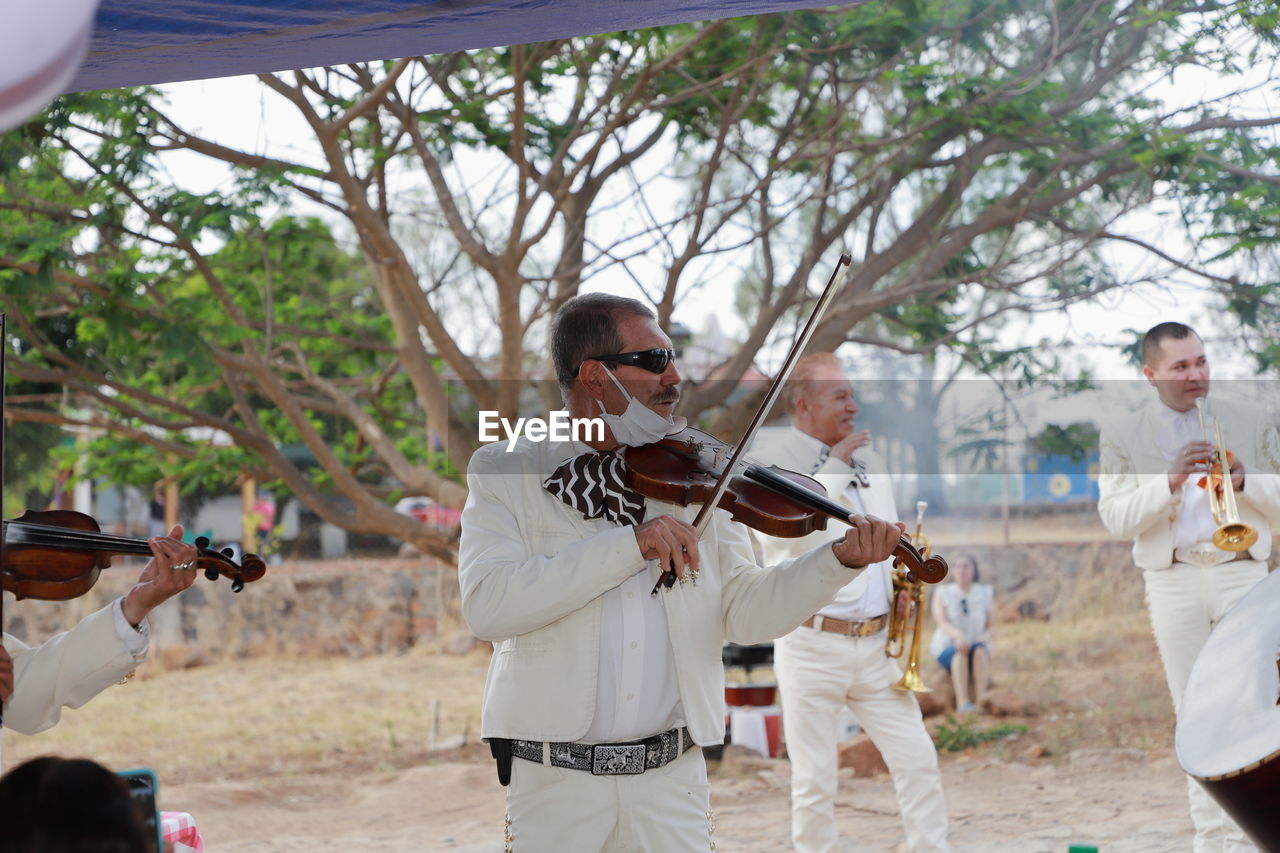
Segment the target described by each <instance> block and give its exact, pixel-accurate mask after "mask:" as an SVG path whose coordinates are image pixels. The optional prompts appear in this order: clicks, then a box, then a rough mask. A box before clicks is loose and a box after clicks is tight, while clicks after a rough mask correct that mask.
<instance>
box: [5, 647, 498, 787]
mask: <svg viewBox="0 0 1280 853" xmlns="http://www.w3.org/2000/svg"><path fill="white" fill-rule="evenodd" d="M485 648H486V649H487V647H485ZM487 664H488V654H487V651H476V652H473V653H471V654H469V655H465V656H462V657H456V656H452V655H447V654H443V653H441V652H440V651H439V649H438V647H432V646H420V647H417V648H415V649H413V650H412V651H410V652H407V653H405V654H403V655H383V656H378V657H370V658H363V659H359V660H350V659H327V660H317V659H299V658H285V657H280V658H258V659H251V660H246V661H241V662H229V663H217V664H213V665H210V666H205V667H200V668H197V669H188V670H174V671H171V672H163V673H156V674H155V675H153V676H152V677H144V678H137V679H135V680H133V681H132V682H130V683H129V684H128V685H126V686H123V687H117V688H113V689H111V690H108V691H106V692H105V693H103V694H102V695H100V696H98V697H97V698H96V699H94V700H93V702H91V703H90V704H89V705H87V706H85V707H84V708H83V709H80V710H78V711H67V712H65V713H64V715H63V719H62V722H60V723H59V724H58V725H57V726H56V727H55V728H53V729H51V730H49V731H47V732H43V733H41V734H39V735H35V736H33V737H23V736H20V735H15V734H13V733H11V732H9V731H7V730H6V731H5V733H4V758H5V763H6V764H8V765H10V766H12V765H13V764H16V763H17V762H19V761H22V760H25V759H26V758H29V757H32V756H35V755H41V754H46V753H57V754H61V755H86V756H91V757H93V758H94V759H95V760H97V761H100V762H102V763H104V764H106V765H108V766H110V767H121V768H123V767H126V766H129V767H133V766H148V767H151V768H153V769H155V770H156V771H157V773H159V775H160V776H161V778H163V779H166V780H168V781H169V782H170V783H174V784H177V783H182V782H188V781H198V780H207V779H246V778H258V779H261V778H264V777H272V776H281V775H290V774H295V773H297V774H305V773H311V772H331V771H339V772H341V771H343V770H350V771H352V772H360V771H365V770H378V769H393V768H400V767H407V766H412V765H416V764H421V763H423V762H425V761H427V760H429V759H430V757H431V754H432V748H433V747H434V746H437V745H442V744H448V743H456V742H457V741H458V740H459V737H460V736H463V735H465V736H466V737H468V738H469V739H472V740H474V739H475V737H476V735H477V732H478V730H479V709H480V695H481V691H482V689H483V686H484V672H485V667H486V666H487ZM437 703H439V712H440V722H439V730H438V735H437V732H436V730H435V713H436V707H437ZM451 736H453V737H451Z"/></svg>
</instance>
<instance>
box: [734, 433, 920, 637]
mask: <svg viewBox="0 0 1280 853" xmlns="http://www.w3.org/2000/svg"><path fill="white" fill-rule="evenodd" d="M817 446H818V440H817V439H815V438H812V437H811V436H808V435H805V434H804V433H802V432H801V431H800V430H798V429H796V428H795V427H793V426H789V427H772V428H769V429H764V430H761V431H760V435H759V436H758V437H757V438H756V440H755V442H754V443H753V444H752V446H751V448H750V450H749V451H748V453H747V456H748V457H749V458H750V459H751V461H753V462H758V463H760V464H761V465H776V466H778V467H779V468H784V469H786V470H789V471H795V472H797V473H800V474H805V475H807V476H810V477H812V478H813V479H815V480H817V481H818V482H819V483H821V484H822V487H823V488H824V489H826V491H827V497H828V498H830V499H831V500H832V501H834V502H835V503H838V504H841V505H844V506H848V504H849V501H848V500H847V499H846V498H845V496H844V495H845V490H846V489H848V487H849V484H850V483H851V482H852V481H853V478H854V470H853V468H851V467H850V466H849V465H846V464H845V463H844V462H843V461H842V460H840V459H837V458H835V457H833V456H828V457H827V459H826V461H824V462H823V463H822V464H821V465H820V466H819V467H818V469H817V471H816V472H813V473H810V472H811V471H813V468H814V466H815V465H817V464H818V456H817V455H816V454H815V449H816V448H817ZM854 457H855V458H856V459H857V460H858V461H859V462H861V463H862V464H863V465H864V466H865V467H866V470H867V479H868V480H869V481H870V485H869V486H866V487H862V486H860V487H859V488H858V498H859V499H860V500H861V501H862V509H863V513H864V514H866V515H873V516H875V517H876V518H879V519H882V520H884V521H897V520H898V509H897V507H896V506H894V502H893V486H892V484H891V482H890V478H889V473H888V471H887V469H886V467H885V464H884V460H882V459H881V458H880V455H879V454H877V453H876V452H875V451H873V450H871V449H870V448H868V447H863V448H861V449H859V450H858V452H857V453H855V454H854ZM849 509H850V511H852V510H853V507H849ZM846 530H848V525H846V524H843V523H842V522H839V521H836V520H834V519H828V520H827V528H826V530H817V531H814V532H813V533H810V534H809V535H808V536H804V537H801V538H799V539H779V538H777V537H773V536H757V541H758V542H759V543H760V549H761V552H762V553H763V554H764V559H765V560H766V561H767V562H771V561H776V560H782V559H785V558H787V557H789V556H792V555H794V554H799V553H803V552H804V551H807V550H809V549H811V548H814V547H815V546H817V545H819V544H821V543H824V542H825V543H827V544H830V543H831V542H834V541H836V540H837V539H840V538H842V537H843V536H844V534H845V531H846ZM908 532H910V531H908ZM875 568H876V570H877V571H880V572H882V573H884V583H883V584H882V586H883V588H884V590H885V600H886V601H889V602H891V601H892V598H893V584H892V582H891V580H890V578H891V572H892V568H893V559H892V558H890V559H888V560H885V561H883V562H881V563H878V564H877V565H876V567H875ZM867 578H868V575H867V574H866V573H865V572H862V573H859V575H858V577H856V578H854V579H853V580H851V581H849V583H847V584H846V585H845V586H844V588H843V589H841V590H840V592H839V597H840V598H841V599H842V600H846V601H852V600H854V599H856V598H860V597H861V596H862V594H863V590H864V589H865V588H866V585H867ZM809 615H811V616H812V615H813V614H809Z"/></svg>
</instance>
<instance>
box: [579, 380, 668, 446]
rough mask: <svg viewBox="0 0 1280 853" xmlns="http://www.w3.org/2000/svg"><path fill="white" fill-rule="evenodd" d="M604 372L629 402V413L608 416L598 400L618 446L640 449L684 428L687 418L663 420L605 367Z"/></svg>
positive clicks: (601, 415)
mask: <svg viewBox="0 0 1280 853" xmlns="http://www.w3.org/2000/svg"><path fill="white" fill-rule="evenodd" d="M605 373H607V374H608V375H609V378H610V379H612V380H613V384H614V385H617V386H618V390H619V391H621V392H622V396H623V397H625V398H626V399H627V408H626V411H624V412H623V413H622V414H620V415H611V414H609V413H608V412H607V411H605V408H604V403H602V402H601V401H599V400H596V405H597V406H599V407H600V420H602V421H604V422H605V425H606V426H608V427H609V431H610V432H612V433H613V437H614V438H615V439H617V441H618V443H619V444H625V445H626V446H627V447H641V446H643V445H646V444H652V443H653V442H655V441H657V440H658V439H660V438H663V437H664V436H668V435H670V434H671V433H673V432H679V431H680V430H682V429H684V425H685V419H684V418H672V419H670V420H669V419H667V418H664V417H663V416H662V415H660V414H658V413H657V412H655V411H654V410H653V409H651V408H649V407H648V406H646V405H645V404H644V403H641V402H640V401H639V400H637V399H636V398H635V397H633V396H631V395H630V394H628V393H627V389H626V388H624V387H622V383H621V382H619V381H618V378H617V377H616V376H614V375H613V371H612V370H609V369H608V368H605Z"/></svg>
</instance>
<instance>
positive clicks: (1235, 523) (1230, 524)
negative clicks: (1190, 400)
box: [1196, 397, 1258, 551]
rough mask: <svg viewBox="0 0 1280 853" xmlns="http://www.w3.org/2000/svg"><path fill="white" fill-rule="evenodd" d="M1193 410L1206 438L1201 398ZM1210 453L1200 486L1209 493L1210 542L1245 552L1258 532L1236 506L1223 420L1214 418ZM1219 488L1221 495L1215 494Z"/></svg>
mask: <svg viewBox="0 0 1280 853" xmlns="http://www.w3.org/2000/svg"><path fill="white" fill-rule="evenodd" d="M1196 412H1197V413H1199V415H1200V434H1201V435H1203V436H1204V440H1205V441H1208V440H1209V431H1208V429H1206V428H1205V424H1204V398H1203V397H1197V398H1196ZM1213 439H1214V440H1213V453H1212V454H1210V456H1209V473H1207V474H1206V475H1205V478H1204V481H1203V485H1204V488H1205V491H1207V492H1208V493H1209V510H1210V511H1211V512H1212V513H1213V522H1214V524H1217V525H1218V529H1217V530H1215V531H1214V532H1213V544H1214V545H1217V546H1218V547H1219V548H1221V549H1222V550H1224V551H1247V550H1249V548H1250V546H1252V545H1253V543H1254V542H1257V541H1258V531H1257V530H1254V529H1253V528H1252V527H1250V526H1249V525H1247V524H1245V523H1244V522H1243V521H1241V520H1240V510H1239V508H1238V507H1237V506H1236V491H1235V488H1234V487H1233V486H1232V484H1231V460H1230V457H1229V454H1228V453H1227V448H1226V444H1224V443H1223V441H1222V421H1220V420H1219V419H1218V418H1216V417H1215V418H1214V419H1213ZM1215 469H1216V470H1217V472H1218V478H1217V479H1218V482H1217V483H1215V482H1214V470H1215ZM1219 484H1221V486H1219ZM1219 487H1221V489H1222V494H1218V489H1219Z"/></svg>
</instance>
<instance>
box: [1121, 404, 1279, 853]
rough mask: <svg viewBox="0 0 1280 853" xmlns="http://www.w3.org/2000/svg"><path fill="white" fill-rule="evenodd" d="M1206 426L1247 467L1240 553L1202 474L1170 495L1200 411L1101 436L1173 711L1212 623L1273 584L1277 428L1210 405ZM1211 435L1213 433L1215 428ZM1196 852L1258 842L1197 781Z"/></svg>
mask: <svg viewBox="0 0 1280 853" xmlns="http://www.w3.org/2000/svg"><path fill="white" fill-rule="evenodd" d="M1206 410H1207V411H1206V414H1205V417H1206V421H1208V419H1209V418H1210V417H1212V416H1213V415H1218V416H1219V417H1220V420H1221V423H1222V430H1223V437H1224V442H1225V444H1226V446H1227V448H1228V449H1229V450H1231V451H1232V452H1233V453H1235V454H1237V455H1238V456H1239V458H1240V459H1241V461H1242V462H1243V463H1244V466H1245V481H1244V488H1243V489H1242V490H1240V491H1239V492H1238V493H1237V494H1236V503H1237V505H1238V507H1239V511H1240V519H1241V520H1242V521H1243V522H1244V523H1246V524H1248V525H1250V526H1251V527H1253V528H1254V529H1255V530H1257V531H1258V541H1257V542H1255V543H1254V544H1253V546H1252V547H1250V548H1249V550H1248V551H1247V552H1244V553H1243V554H1241V555H1240V556H1241V557H1243V559H1231V558H1232V556H1233V555H1232V554H1230V553H1229V552H1223V551H1221V550H1219V549H1217V548H1216V547H1215V546H1214V545H1213V544H1212V541H1211V537H1212V534H1213V531H1214V530H1215V528H1216V527H1217V524H1216V522H1215V521H1214V520H1213V518H1212V515H1211V512H1210V508H1209V501H1208V495H1207V492H1206V491H1205V490H1204V489H1202V488H1200V487H1199V486H1198V484H1197V483H1198V481H1199V479H1200V477H1199V475H1195V474H1193V475H1192V476H1190V477H1188V478H1187V481H1186V483H1185V484H1184V485H1183V488H1181V489H1179V490H1178V491H1177V492H1174V493H1170V491H1169V478H1168V472H1169V469H1170V467H1171V466H1172V462H1173V458H1174V456H1175V455H1176V453H1177V452H1178V450H1179V449H1180V448H1182V447H1183V446H1185V445H1186V444H1187V443H1188V442H1190V441H1198V440H1200V439H1201V436H1202V432H1201V428H1200V419H1199V416H1198V415H1197V412H1196V410H1194V409H1192V410H1191V411H1189V412H1177V411H1175V410H1173V409H1171V408H1169V407H1168V406H1165V405H1164V404H1163V403H1162V402H1160V401H1159V400H1158V399H1155V400H1150V401H1149V402H1148V403H1147V404H1145V405H1144V406H1142V407H1140V408H1139V409H1138V410H1137V411H1136V412H1133V413H1130V414H1127V415H1125V416H1123V417H1121V418H1118V419H1116V420H1115V421H1113V422H1111V423H1108V424H1106V425H1104V427H1103V429H1102V435H1101V438H1100V444H1101V452H1100V476H1099V478H1098V487H1099V492H1100V494H1099V499H1098V512H1099V514H1100V515H1101V517H1102V522H1103V524H1104V525H1105V526H1106V528H1107V529H1108V530H1109V531H1110V532H1111V533H1112V534H1113V535H1115V536H1117V537H1122V538H1132V539H1133V561H1134V563H1135V564H1137V566H1138V568H1140V569H1142V570H1143V580H1144V583H1145V586H1146V597H1147V605H1148V608H1149V610H1150V614H1151V626H1152V632H1153V633H1154V634H1155V639H1156V645H1157V647H1158V648H1159V649H1160V657H1161V660H1162V661H1163V663H1164V669H1165V677H1166V679H1167V681H1168V683H1169V693H1170V695H1171V697H1172V698H1173V705H1174V710H1175V712H1176V710H1177V708H1178V706H1179V705H1180V704H1181V702H1182V694H1183V690H1184V689H1185V688H1186V684H1187V679H1188V678H1189V677H1190V674H1191V667H1192V664H1194V663H1195V660H1196V656H1197V655H1198V654H1199V653H1200V649H1201V648H1202V647H1203V646H1204V644H1205V641H1206V640H1207V639H1208V637H1209V632H1210V630H1212V628H1213V626H1214V625H1215V624H1217V622H1218V621H1219V620H1220V619H1221V618H1222V617H1223V616H1224V615H1225V614H1226V612H1227V610H1229V609H1230V608H1231V606H1232V605H1233V604H1235V603H1236V602H1237V601H1239V600H1240V598H1241V597H1242V596H1244V595H1245V594H1246V593H1247V592H1248V590H1249V589H1250V588H1251V587H1253V585H1254V584H1256V583H1257V582H1258V581H1260V580H1261V579H1262V578H1264V577H1266V574H1267V559H1268V557H1269V556H1270V554H1271V525H1272V524H1276V523H1280V437H1278V436H1277V432H1276V426H1275V423H1274V421H1272V420H1271V419H1270V418H1268V417H1267V416H1266V414H1265V412H1264V411H1263V410H1262V409H1261V408H1259V407H1257V406H1254V405H1251V404H1248V403H1243V402H1236V401H1228V400H1220V399H1219V398H1218V396H1217V395H1214V396H1212V397H1211V398H1210V399H1209V400H1208V402H1207V403H1206ZM1209 430H1210V437H1212V426H1210V427H1209ZM1188 791H1189V795H1190V799H1191V817H1192V821H1193V822H1194V823H1195V825H1196V840H1195V848H1194V849H1195V850H1196V851H1197V853H1206V852H1207V851H1213V853H1217V851H1247V850H1252V849H1253V847H1252V845H1250V844H1248V842H1247V841H1246V840H1245V838H1244V834H1243V833H1242V832H1241V831H1240V830H1239V828H1238V827H1236V826H1235V824H1234V822H1232V821H1231V820H1230V818H1228V817H1227V816H1226V814H1225V813H1224V812H1223V811H1222V810H1221V809H1220V808H1219V807H1218V806H1217V804H1216V803H1215V802H1213V800H1212V799H1211V798H1210V797H1209V796H1208V795H1207V794H1206V793H1205V792H1204V789H1203V788H1201V787H1200V785H1199V784H1198V783H1197V782H1195V781H1194V780H1192V779H1188Z"/></svg>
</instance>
